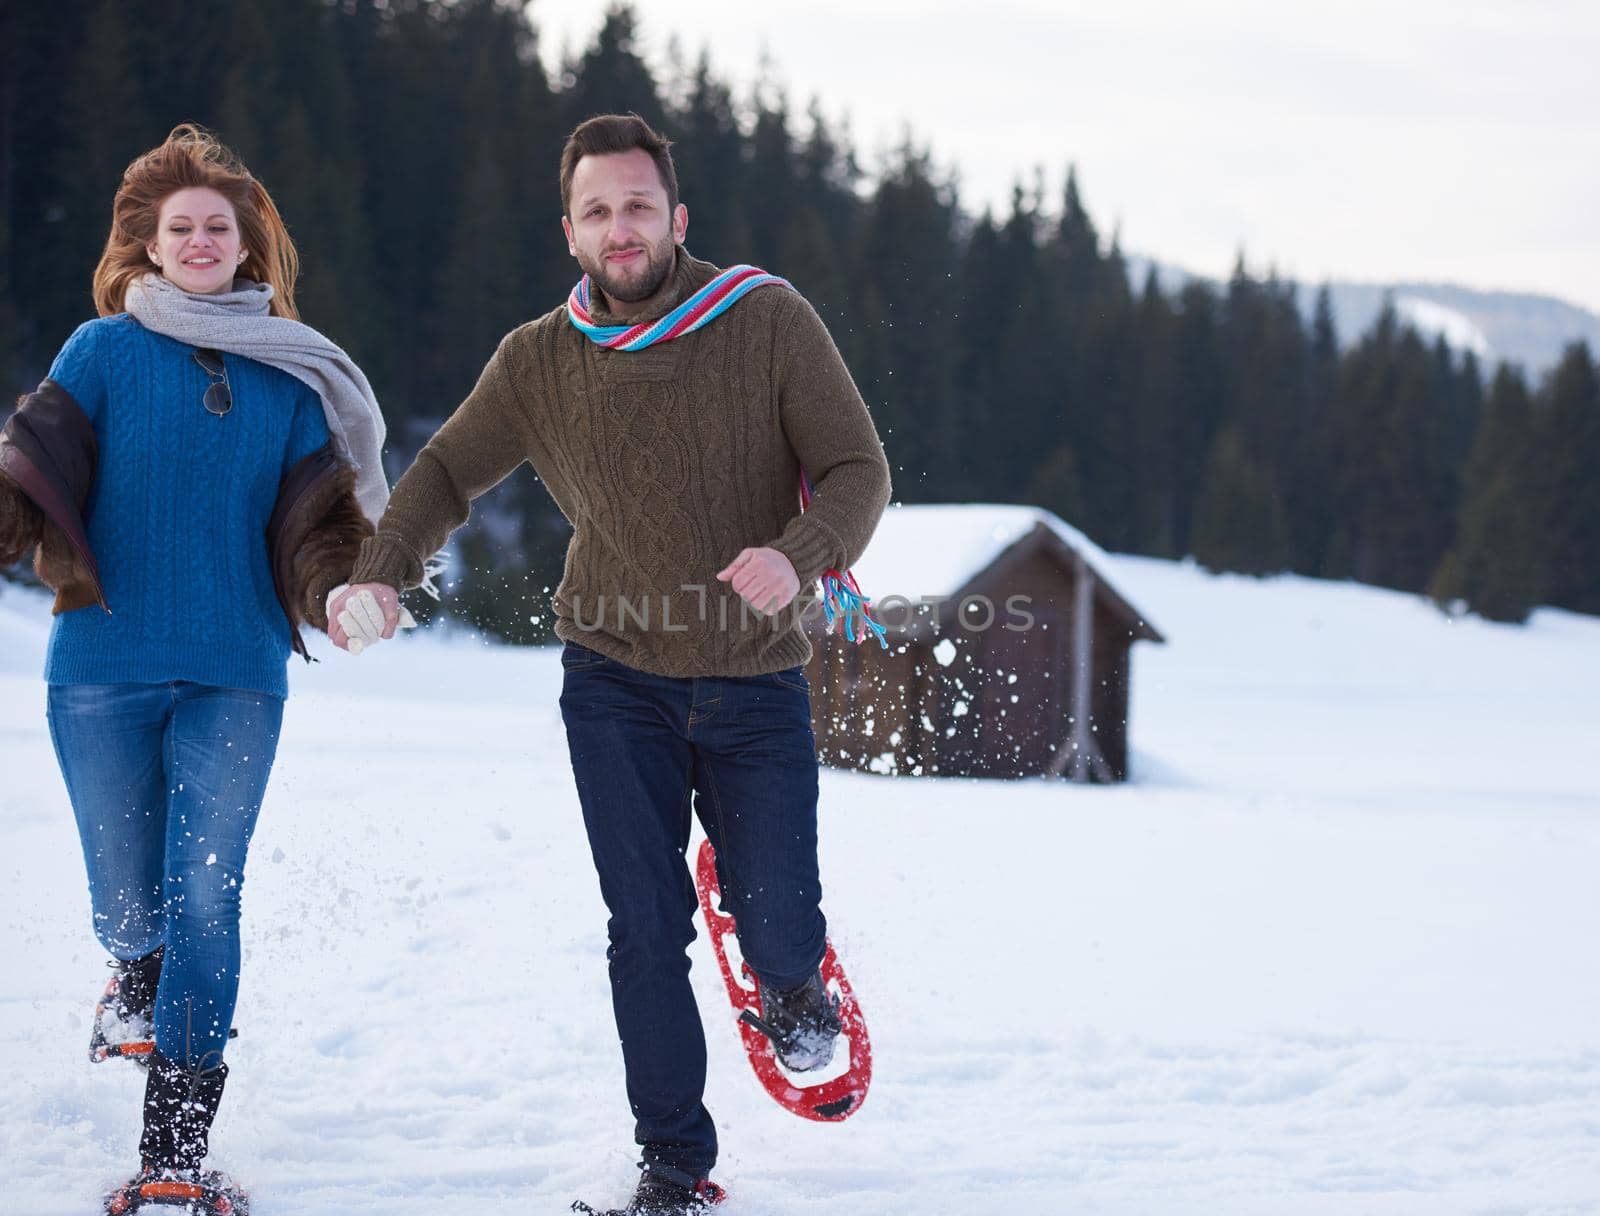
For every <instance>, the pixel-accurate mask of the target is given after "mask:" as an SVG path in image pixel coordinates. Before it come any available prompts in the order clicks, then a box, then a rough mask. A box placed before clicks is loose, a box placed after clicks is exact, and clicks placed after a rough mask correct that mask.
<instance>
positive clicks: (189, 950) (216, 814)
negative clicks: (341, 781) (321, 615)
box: [49, 681, 283, 1068]
mask: <svg viewBox="0 0 1600 1216" xmlns="http://www.w3.org/2000/svg"><path fill="white" fill-rule="evenodd" d="M49 720H50V737H51V740H52V741H53V742H54V743H55V749H56V759H57V761H58V762H59V763H60V765H61V775H62V776H63V777H64V778H65V779H66V783H67V795H68V797H70V798H71V800H72V810H73V814H74V816H75V817H76V818H77V821H78V836H79V839H80V840H81V841H82V844H83V860H84V864H85V866H86V867H87V868H88V872H89V900H90V904H91V906H92V909H93V912H94V931H95V935H96V936H97V937H98V938H99V939H100V943H101V945H103V946H104V947H105V948H106V949H107V950H108V951H110V952H111V954H112V955H113V956H114V957H116V958H120V959H134V958H139V957H141V956H142V955H145V954H148V953H150V951H152V950H154V949H155V948H156V947H157V946H161V945H165V946H166V951H165V953H164V954H163V957H162V964H161V985H160V988H159V989H158V991H157V993H156V1018H155V1031H156V1046H157V1047H158V1048H160V1050H161V1054H162V1055H164V1056H166V1057H167V1058H168V1059H169V1060H174V1061H178V1062H180V1063H183V1064H184V1065H186V1066H187V1067H189V1068H214V1067H216V1065H217V1064H219V1063H221V1061H222V1052H223V1048H224V1047H225V1046H226V1045H227V1040H228V1027H229V1026H231V1025H232V1024H233V1007H234V1002H235V1000H236V999H237V997H238V992H239V954H240V950H239V895H240V889H241V888H242V887H243V886H244V863H245V854H246V852H247V851H248V849H249V847H250V835H251V833H252V832H254V831H255V825H256V815H257V813H258V812H259V811H260V809H261V799H262V795H263V794H264V793H265V791H266V787H267V778H268V776H269V775H270V774H271V772H272V761H273V758H274V756H275V755H276V754H277V750H278V730H279V727H280V725H281V724H282V721H283V702H282V701H280V700H279V699H278V698H277V697H271V696H267V695H265V694H263V693H257V692H245V691H242V690H240V689H234V688H212V687H209V686H207V685H204V684H191V683H188V682H187V681H178V682H176V683H171V684H55V685H51V687H50V694H49Z"/></svg>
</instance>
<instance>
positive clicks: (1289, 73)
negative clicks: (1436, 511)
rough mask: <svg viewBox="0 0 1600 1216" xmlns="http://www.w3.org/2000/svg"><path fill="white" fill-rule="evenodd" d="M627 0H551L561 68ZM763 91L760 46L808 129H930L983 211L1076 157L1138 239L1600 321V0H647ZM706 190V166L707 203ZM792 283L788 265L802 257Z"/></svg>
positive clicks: (1106, 210)
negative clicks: (1489, 294)
mask: <svg viewBox="0 0 1600 1216" xmlns="http://www.w3.org/2000/svg"><path fill="white" fill-rule="evenodd" d="M605 8H606V0H533V4H532V10H533V17H534V20H535V22H536V24H537V25H538V26H539V29H540V31H541V34H542V36H543V37H544V42H543V44H542V46H541V53H542V54H543V55H544V57H545V59H546V62H547V63H550V64H552V65H553V64H554V63H555V61H556V60H557V58H558V57H559V55H560V53H561V51H562V48H563V45H564V44H565V45H570V46H571V47H573V48H575V49H581V48H582V47H583V46H585V45H587V43H588V42H589V41H590V40H591V39H592V37H593V36H594V33H595V31H596V30H598V29H599V26H600V21H601V17H602V14H603V13H604V11H605ZM635 8H636V11H637V13H638V15H639V27H640V35H641V38H640V41H641V47H640V49H641V51H642V53H643V54H644V56H645V58H646V59H647V60H648V61H650V62H651V64H652V65H653V66H656V67H657V68H660V67H662V66H663V65H664V64H665V62H666V50H667V46H668V41H669V39H670V38H671V37H673V36H674V35H675V36H676V37H677V38H678V40H679V42H680V44H681V45H682V47H683V49H684V52H685V54H686V56H687V57H689V58H690V59H691V60H692V59H693V58H694V56H695V55H697V54H698V52H699V49H700V48H701V47H702V46H707V47H709V48H710V52H711V60H712V64H713V66H714V67H715V68H716V70H717V71H718V72H719V73H720V74H721V75H722V76H723V77H724V78H725V79H731V80H732V81H733V82H734V83H735V85H736V86H738V87H739V89H740V90H741V91H748V89H749V87H750V85H751V83H752V82H753V81H754V80H755V78H756V76H757V73H758V67H759V64H760V62H761V58H762V55H763V53H765V54H766V55H767V57H768V59H769V61H770V63H771V77H772V79H773V80H774V81H775V82H776V83H778V84H779V85H781V86H783V87H784V88H785V89H786V91H787V93H788V95H789V99H790V106H791V110H792V111H793V113H794V114H795V115H796V117H797V119H799V120H800V121H799V123H798V126H799V127H800V128H801V129H802V130H803V129H804V125H805V124H804V121H803V120H804V114H805V110H806V106H807V104H808V103H809V100H810V98H811V97H812V95H816V96H818V97H820V98H821V100H822V104H823V109H824V111H825V112H826V113H827V114H828V115H829V116H830V117H833V118H839V117H842V116H848V117H849V119H850V122H851V129H852V132H853V134H854V140H855V145H856V148H857V150H858V152H859V153H860V154H861V156H862V158H863V161H864V162H865V163H866V165H867V166H868V167H869V168H870V167H871V166H872V165H873V164H874V163H875V155H876V153H877V151H878V150H881V149H884V148H887V147H889V146H891V145H893V144H896V143H898V142H899V140H900V138H901V135H902V133H903V132H904V131H905V130H906V129H907V127H908V126H909V128H910V130H911V132H912V134H913V135H914V137H915V138H916V140H917V142H918V143H919V144H922V145H925V146H927V147H929V148H931V150H932V152H933V155H934V158H935V160H936V162H937V163H939V164H940V165H942V166H945V167H953V168H955V169H956V170H957V171H958V174H959V179H960V182H961V199H962V204H963V206H964V207H965V208H966V209H967V210H968V211H969V212H976V211H978V210H980V209H981V208H982V206H983V205H984V204H985V203H992V204H993V205H994V207H995V209H996V211H997V212H1003V211H1004V210H1005V209H1006V208H1007V207H1008V205H1009V199H1010V196H1011V187H1012V184H1013V182H1014V181H1016V180H1017V179H1018V178H1019V177H1020V178H1022V179H1023V181H1024V183H1025V184H1031V182H1032V181H1033V178H1034V167H1035V166H1042V167H1043V169H1044V181H1045V188H1046V197H1047V201H1048V202H1049V203H1050V205H1051V207H1052V208H1053V207H1054V205H1055V201H1056V200H1057V199H1058V198H1059V195H1060V188H1061V183H1062V180H1063V178H1064V175H1065V166H1066V165H1067V163H1068V162H1072V163H1074V164H1076V166H1077V169H1078V182H1079V186H1080V189H1081V191H1082V194H1083V198H1084V201H1085V204H1086V205H1087V207H1088V209H1089V212H1090V214H1091V216H1092V217H1093V218H1094V220H1095V222H1096V223H1097V224H1098V225H1099V226H1100V228H1101V230H1102V232H1105V233H1107V234H1109V231H1110V230H1111V229H1112V228H1119V229H1120V232H1121V235H1122V244H1123V248H1124V249H1126V250H1128V251H1129V252H1133V253H1140V254H1146V255H1149V256H1152V257H1156V258H1159V259H1161V260H1163V261H1167V262H1172V263H1175V264H1177V265H1179V266H1182V267H1184V268H1186V269H1189V270H1192V271H1196V272H1198V273H1202V274H1208V275H1213V276H1224V275H1226V274H1227V272H1228V271H1229V270H1230V269H1231V267H1232V265H1233V261H1234V257H1235V255H1236V253H1237V252H1238V251H1239V250H1240V249H1241V248H1242V249H1244V251H1245V253H1246V258H1247V264H1248V265H1249V266H1250V267H1251V268H1252V269H1253V270H1255V271H1258V272H1261V271H1264V270H1265V269H1266V268H1267V267H1268V265H1269V264H1270V265H1274V266H1276V268H1277V269H1278V271H1279V272H1280V273H1281V274H1284V275H1287V276H1292V277H1295V278H1298V279H1302V280H1306V281H1311V282H1316V281H1318V280H1320V279H1322V278H1325V277H1334V278H1341V279H1351V280H1360V281H1371V282H1380V281H1394V280H1425V281H1442V282H1453V283H1459V284H1462V285H1465V286H1470V287H1481V288H1503V289H1510V290H1525V291H1538V292H1543V293H1547V294H1551V295H1557V296H1561V297H1563V298H1565V299H1567V300H1570V301H1572V302H1573V303H1577V304H1581V305H1583V306H1585V307H1587V308H1589V309H1592V310H1595V311H1600V221H1597V219H1596V217H1600V2H1596V0H1506V2H1503V3H1490V2H1487V0H1386V2H1383V3H1378V2H1373V0H1330V2H1328V3H1322V4H1297V3H1285V2H1284V0H1228V2H1226V3H1207V2H1205V0H1193V2H1190V3H1180V2H1158V0H1144V2H1136V0H1132V2H1131V0H1095V2H1092V3H1091V2H1087V0H1058V2H1054V3H1052V2H1049V0H967V2H965V3H953V2H950V0H920V2H911V0H859V2H858V3H846V2H843V0H808V2H807V3H804V4H795V3H765V4H764V3H760V0H756V2H754V3H752V2H751V0H745V2H743V3H733V2H731V0H641V2H640V3H638V4H636V6H635ZM706 185H707V184H705V183H699V182H684V183H682V186H683V193H684V201H685V202H686V203H688V204H689V206H690V214H691V226H692V216H693V204H694V194H695V191H696V190H698V189H704V188H706ZM780 273H781V271H780Z"/></svg>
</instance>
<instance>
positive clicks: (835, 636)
mask: <svg viewBox="0 0 1600 1216" xmlns="http://www.w3.org/2000/svg"><path fill="white" fill-rule="evenodd" d="M1108 568H1109V563H1108V562H1107V560H1106V558H1105V555H1104V554H1103V553H1101V552H1100V550H1099V549H1098V548H1096V547H1095V545H1094V544H1093V543H1092V542H1091V541H1089V540H1088V538H1086V537H1085V536H1083V535H1082V533H1080V532H1078V531H1077V530H1076V529H1074V528H1072V527H1071V526H1069V525H1068V524H1066V523H1064V522H1063V521H1062V520H1061V519H1059V518H1057V517H1056V516H1055V515H1053V514H1051V513H1050V512H1049V511H1044V510H1040V509H1038V508H1034V507H1024V506H989V505H978V504H972V505H968V504H960V505H955V504H952V505H939V506H905V507H891V508H890V509H889V510H888V511H887V512H886V513H885V514H884V517H883V522H882V523H881V524H880V525H879V527H878V531H877V533H876V535H875V536H874V538H873V541H872V544H871V546H870V547H869V548H868V551H867V553H866V554H865V555H864V556H863V557H862V560H861V561H860V562H858V563H857V564H856V566H855V568H854V569H855V574H856V578H857V580H858V582H859V583H860V585H861V589H862V591H863V593H864V594H866V595H867V596H869V597H870V598H871V600H872V602H873V606H874V610H875V613H876V615H877V616H878V619H879V620H880V621H881V622H882V623H883V624H884V625H885V626H886V627H887V630H888V634H887V639H888V642H889V647H888V649H887V650H885V649H883V648H882V647H880V646H879V645H878V643H877V642H876V641H873V640H872V639H870V638H869V639H868V640H866V641H865V642H862V643H860V644H857V643H854V642H850V641H847V640H846V639H845V638H844V637H843V636H842V634H841V633H840V632H839V631H838V630H837V628H836V629H835V631H834V632H832V633H828V632H826V631H825V627H824V623H823V621H822V619H821V617H820V615H814V616H810V617H809V618H808V620H807V629H808V632H809V634H810V636H811V640H812V643H813V645H814V647H815V654H814V656H813V657H812V660H811V665H810V667H809V668H808V669H807V672H806V674H807V676H808V678H809V679H810V681H811V685H812V712H813V720H814V725H815V728H816V735H817V751H818V755H819V757H820V758H821V760H822V761H823V762H824V763H826V764H830V765H833V766H835V767H838V768H860V769H865V770H868V771H870V772H877V773H886V774H899V775H906V776H963V777H1026V776H1051V777H1063V778H1068V779H1071V780H1076V781H1102V782H1108V781H1123V780H1126V779H1127V776H1128V691H1129V683H1130V679H1129V675H1130V664H1131V661H1132V650H1133V644H1134V643H1135V642H1138V641H1149V642H1163V641H1165V639H1164V638H1163V637H1162V636H1161V634H1160V633H1159V632H1158V631H1157V630H1156V628H1155V627H1154V626H1153V625H1152V624H1151V623H1150V620H1149V618H1148V617H1147V616H1146V615H1145V614H1144V613H1142V612H1141V611H1139V610H1138V609H1137V608H1135V607H1134V606H1133V605H1132V604H1131V603H1130V602H1129V601H1128V600H1127V598H1126V597H1125V596H1123V595H1122V593H1121V592H1119V591H1118V590H1117V588H1116V586H1115V585H1114V584H1113V583H1112V581H1111V579H1110V577H1109V576H1108Z"/></svg>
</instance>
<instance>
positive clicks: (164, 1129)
mask: <svg viewBox="0 0 1600 1216" xmlns="http://www.w3.org/2000/svg"><path fill="white" fill-rule="evenodd" d="M227 1079H228V1066H227V1065H226V1064H219V1065H217V1067H215V1068H211V1069H206V1070H205V1071H203V1072H201V1071H193V1072H191V1071H190V1070H189V1069H187V1068H185V1067H184V1066H183V1065H181V1064H178V1063H175V1062H174V1061H172V1060H169V1059H167V1057H166V1056H164V1055H162V1054H161V1052H160V1050H159V1049H157V1050H155V1051H152V1052H151V1053H150V1068H149V1072H148V1073H147V1074H146V1076H145V1084H144V1134H143V1135H142V1136H140V1137H139V1157H140V1159H141V1161H142V1162H143V1167H142V1168H141V1169H140V1171H139V1174H138V1176H137V1177H136V1178H134V1179H132V1180H131V1181H130V1182H128V1183H127V1185H125V1186H121V1187H118V1188H117V1189H116V1190H114V1191H112V1192H111V1193H110V1194H109V1195H107V1196H106V1202H105V1211H106V1213H107V1214H108V1216H123V1214H124V1213H134V1212H139V1211H143V1210H146V1209H149V1208H156V1209H159V1208H162V1207H167V1208H174V1209H181V1210H182V1211H184V1212H188V1213H195V1214H197V1216H249V1211H250V1201H249V1198H248V1196H246V1195H245V1194H244V1192H242V1191H241V1190H239V1188H238V1187H237V1186H235V1185H234V1183H233V1180H232V1179H231V1178H229V1177H228V1176H227V1175H226V1174H222V1173H219V1172H217V1171H216V1170H207V1169H202V1168H201V1164H200V1163H201V1162H202V1161H204V1160H205V1157H206V1152H207V1151H208V1149H209V1147H210V1145H209V1140H210V1135H211V1123H212V1120H214V1119H215V1118H216V1117H217V1107H218V1106H219V1105H220V1104H221V1102H222V1087H223V1084H224V1083H225V1082H226V1081H227Z"/></svg>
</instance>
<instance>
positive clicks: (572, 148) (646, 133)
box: [561, 114, 678, 218]
mask: <svg viewBox="0 0 1600 1216" xmlns="http://www.w3.org/2000/svg"><path fill="white" fill-rule="evenodd" d="M635 148H638V149H640V150H642V151H645V152H648V153H649V154H650V159H651V160H653V161H655V162H656V172H657V173H659V174H660V175H661V185H662V188H663V189H665V190H666V192H667V210H668V211H672V210H674V209H675V208H676V207H677V206H678V173H677V170H676V169H674V168H673V167H672V151H671V149H672V141H671V140H670V139H668V138H667V137H666V136H665V135H661V134H658V133H657V132H655V131H654V130H652V129H651V127H650V124H649V123H647V122H645V120H644V119H642V118H640V117H639V116H638V115H637V114H601V115H598V116H596V117H594V118H590V119H586V120H585V121H583V122H581V123H579V124H578V125H577V126H576V127H574V128H573V131H572V134H571V135H569V136H567V146H566V147H564V148H562V149H561V211H562V213H563V214H564V215H566V216H567V217H568V218H571V215H572V176H573V174H575V173H576V172H577V171H578V162H579V161H580V160H582V159H583V158H584V157H585V156H605V155H607V154H609V153H612V152H631V151H633V150H634V149H635Z"/></svg>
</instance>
